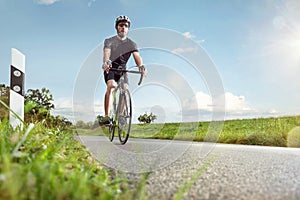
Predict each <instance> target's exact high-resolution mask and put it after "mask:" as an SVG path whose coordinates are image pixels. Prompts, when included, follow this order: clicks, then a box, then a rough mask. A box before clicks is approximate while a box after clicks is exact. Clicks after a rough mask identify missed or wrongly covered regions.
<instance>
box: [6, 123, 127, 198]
mask: <svg viewBox="0 0 300 200" xmlns="http://www.w3.org/2000/svg"><path fill="white" fill-rule="evenodd" d="M119 177H121V176H114V178H112V175H111V174H110V173H109V172H108V171H107V170H104V167H103V166H101V165H100V164H99V163H98V162H97V161H96V160H95V159H94V158H93V157H92V156H91V154H90V153H89V152H88V151H87V150H86V149H85V148H84V147H83V146H82V145H81V144H80V143H79V142H78V141H76V140H75V139H73V134H72V132H71V131H64V130H60V129H59V128H56V129H47V128H45V126H44V125H43V124H42V123H38V124H36V125H34V126H33V125H30V126H27V125H25V126H24V131H22V130H20V129H18V128H17V129H15V130H14V129H12V128H11V127H10V125H9V122H8V121H7V120H4V121H2V122H0V199H81V200H82V199H122V195H121V194H122V185H124V184H126V181H125V179H121V178H119Z"/></svg>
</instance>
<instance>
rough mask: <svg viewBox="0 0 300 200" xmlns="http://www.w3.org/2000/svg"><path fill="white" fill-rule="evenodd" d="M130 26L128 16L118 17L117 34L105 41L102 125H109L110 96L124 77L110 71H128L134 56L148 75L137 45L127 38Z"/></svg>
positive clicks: (116, 21)
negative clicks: (115, 69)
mask: <svg viewBox="0 0 300 200" xmlns="http://www.w3.org/2000/svg"><path fill="white" fill-rule="evenodd" d="M130 25H131V21H130V19H129V18H128V17H127V16H125V15H121V16H118V17H117V18H116V20H115V29H116V31H117V34H116V35H115V36H113V37H110V38H107V39H105V40H104V48H103V65H102V69H103V71H104V80H105V83H106V86H107V88H106V93H105V98H104V111H105V117H104V118H103V119H102V120H101V121H100V124H108V123H109V122H110V117H109V107H110V104H111V103H110V96H111V94H112V91H113V89H114V88H115V83H116V82H118V81H119V79H120V78H121V76H122V75H121V74H120V73H118V72H115V71H110V70H109V69H110V68H120V66H121V68H123V69H126V64H127V62H128V60H129V58H130V56H131V55H133V58H134V61H135V63H136V65H137V66H138V67H139V70H140V71H142V73H143V76H145V75H146V70H144V69H145V68H144V66H143V60H142V57H141V56H140V54H139V50H138V48H137V45H136V43H135V42H134V41H132V40H131V39H129V38H128V37H127V34H128V31H129V28H130ZM124 76H125V77H124V78H125V81H126V82H127V81H128V78H127V75H126V74H125V75H124Z"/></svg>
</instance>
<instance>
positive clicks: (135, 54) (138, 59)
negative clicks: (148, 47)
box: [132, 51, 147, 76]
mask: <svg viewBox="0 0 300 200" xmlns="http://www.w3.org/2000/svg"><path fill="white" fill-rule="evenodd" d="M132 54H133V58H134V61H135V64H136V65H137V66H138V67H140V69H141V67H143V59H142V57H141V55H140V53H139V52H138V51H135V52H133V53H132ZM142 72H143V76H146V74H147V71H146V69H145V68H143V71H142Z"/></svg>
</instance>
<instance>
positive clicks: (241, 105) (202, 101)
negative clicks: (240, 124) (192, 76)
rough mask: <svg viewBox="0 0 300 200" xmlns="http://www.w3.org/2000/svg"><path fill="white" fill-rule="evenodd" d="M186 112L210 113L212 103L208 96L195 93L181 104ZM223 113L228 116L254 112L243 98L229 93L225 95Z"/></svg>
mask: <svg viewBox="0 0 300 200" xmlns="http://www.w3.org/2000/svg"><path fill="white" fill-rule="evenodd" d="M183 107H184V109H186V110H201V111H207V112H212V111H213V101H212V97H211V96H210V95H209V94H206V93H204V92H201V91H200V92H196V94H195V96H194V97H193V98H191V99H187V100H186V102H184V104H183ZM225 111H226V113H227V114H229V115H235V114H237V115H243V114H249V113H253V112H256V110H255V109H254V108H252V107H251V106H250V105H249V103H248V102H247V101H246V97H245V96H238V95H234V94H232V93H230V92H226V93H225Z"/></svg>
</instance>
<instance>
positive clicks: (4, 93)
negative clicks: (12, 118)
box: [0, 84, 10, 119]
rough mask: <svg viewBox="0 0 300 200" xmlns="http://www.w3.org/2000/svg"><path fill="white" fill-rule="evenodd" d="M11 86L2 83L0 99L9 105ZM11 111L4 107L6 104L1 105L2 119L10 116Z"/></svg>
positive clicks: (0, 117)
mask: <svg viewBox="0 0 300 200" xmlns="http://www.w3.org/2000/svg"><path fill="white" fill-rule="evenodd" d="M9 91H10V89H9V86H5V84H0V100H1V101H2V102H3V103H5V104H6V105H9ZM8 116H9V111H8V110H7V109H6V108H4V106H2V105H1V106H0V119H3V118H8Z"/></svg>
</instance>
